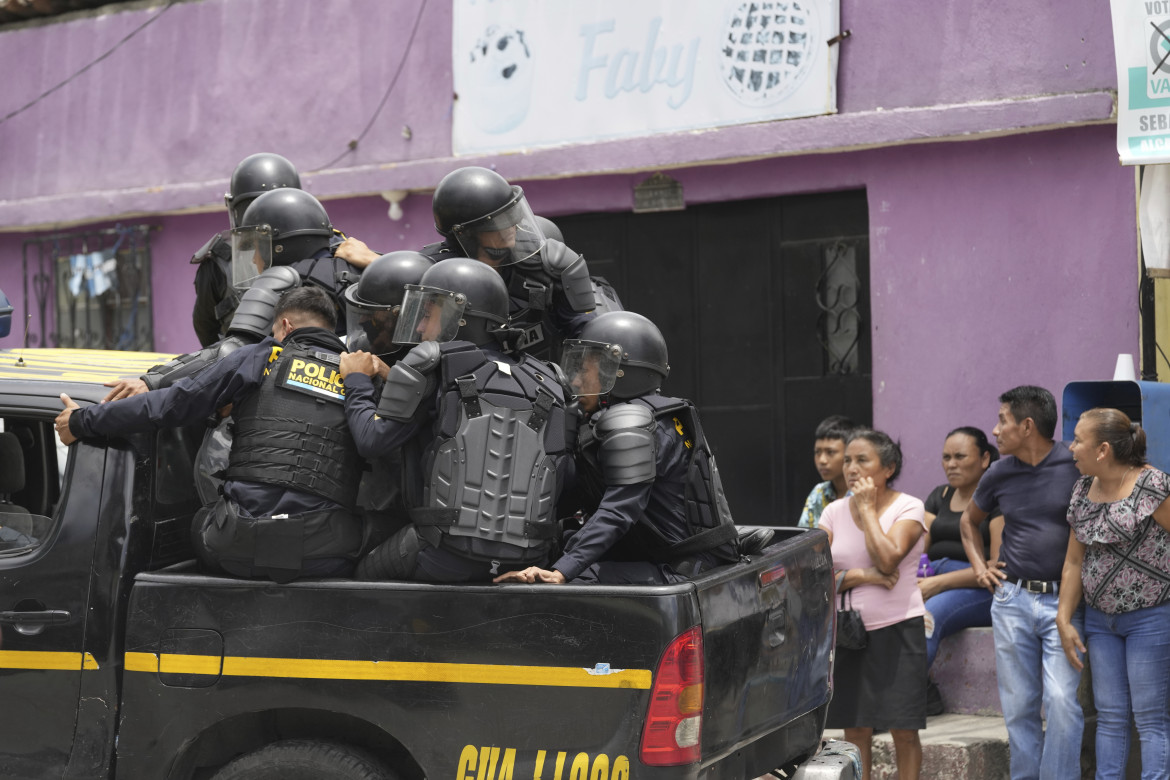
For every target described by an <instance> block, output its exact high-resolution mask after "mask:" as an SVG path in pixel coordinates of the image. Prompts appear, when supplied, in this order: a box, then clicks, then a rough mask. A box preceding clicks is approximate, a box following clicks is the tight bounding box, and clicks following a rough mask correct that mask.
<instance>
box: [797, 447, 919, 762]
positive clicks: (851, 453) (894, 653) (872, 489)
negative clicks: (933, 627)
mask: <svg viewBox="0 0 1170 780" xmlns="http://www.w3.org/2000/svg"><path fill="white" fill-rule="evenodd" d="M901 470H902V450H901V448H900V447H899V446H898V444H897V442H895V441H894V440H893V439H891V438H890V437H889V436H888V435H886V434H884V433H882V432H881V431H871V430H859V431H856V432H854V433H853V435H852V436H851V437H850V439H849V443H848V444H847V445H846V447H845V482H846V483H847V484H848V486H849V489H850V491H851V494H850V495H849V496H846V497H845V498H842V499H839V500H837V501H834V502H833V503H832V504H830V505H829V506H827V507H826V508H825V511H824V513H823V514H822V515H821V521H820V527H821V528H822V529H824V530H825V531H826V532H827V533H828V534H829V544H830V546H831V549H832V552H833V568H834V569H835V570H836V571H837V572H838V575H837V580H838V586H837V588H838V590H839V591H842V592H843V591H849V592H850V594H849V599H851V600H852V607H853V608H854V609H856V610H857V611H859V612H860V613H861V618H862V620H863V621H864V622H865V627H866V629H868V631H869V642H868V644H867V645H866V647H865V648H864V649H862V650H848V649H845V648H838V649H837V660H836V663H835V664H834V665H833V700H832V702H831V703H830V704H829V716H828V722H827V723H826V725H827V726H828V727H829V728H839V729H844V730H845V739H847V740H849V741H850V742H852V743H854V744H855V745H857V746H858V748H860V749H861V759H862V770H863V774H862V778H863V780H869V778H870V767H871V764H872V753H871V748H872V745H871V742H872V738H873V730H874V729H875V728H880V729H887V730H889V732H890V736H891V737H893V740H894V751H895V756H896V760H897V764H898V777H900V778H902V780H917V779H918V775H919V771H920V769H921V768H922V743H921V742H920V741H919V739H918V731H919V729H922V728H925V727H926V631H925V627H924V625H923V613H924V612H925V609H924V607H923V604H922V592H921V591H920V590H919V589H918V580H917V577H916V574H917V570H918V559H919V557H920V556H921V555H922V552H923V538H922V535H923V532H924V531H925V529H926V525H925V521H924V516H923V513H924V509H923V506H922V502H921V501H919V500H918V499H917V498H914V497H912V496H908V495H906V494H904V493H899V492H898V491H896V490H894V489H893V488H892V487H891V483H893V481H894V479H895V478H896V477H897V476H898V472H900V471H901ZM847 600H848V599H847Z"/></svg>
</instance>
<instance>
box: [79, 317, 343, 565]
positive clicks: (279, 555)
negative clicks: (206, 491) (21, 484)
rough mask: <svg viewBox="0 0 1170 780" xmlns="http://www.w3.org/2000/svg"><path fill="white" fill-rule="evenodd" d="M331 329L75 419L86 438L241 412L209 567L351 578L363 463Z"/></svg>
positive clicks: (201, 527) (200, 525)
mask: <svg viewBox="0 0 1170 780" xmlns="http://www.w3.org/2000/svg"><path fill="white" fill-rule="evenodd" d="M343 350H344V346H343V345H342V344H341V341H340V340H339V339H338V338H337V336H336V335H334V334H333V333H330V332H329V331H327V330H325V329H323V328H316V327H309V328H298V329H297V330H294V331H293V332H292V333H290V334H289V336H288V337H287V338H286V339H285V341H284V343H283V345H282V344H281V343H279V342H277V341H276V340H275V339H273V338H271V337H270V338H266V339H264V340H263V341H261V342H260V343H259V344H252V345H247V346H242V347H240V348H239V349H237V350H235V351H234V352H232V353H230V354H229V355H227V356H225V357H223V358H222V359H220V360H219V361H217V362H215V363H213V364H211V365H209V366H207V367H206V368H205V369H204V370H202V371H201V372H199V373H198V374H196V375H195V376H191V377H188V378H186V379H182V380H179V381H178V382H176V383H175V384H173V385H171V386H170V387H168V388H165V389H162V390H159V391H156V392H150V393H144V394H142V395H136V396H133V397H131V398H127V399H123V400H121V401H116V402H113V403H108V404H100V405H94V406H89V407H86V408H84V409H80V410H77V411H75V412H74V413H73V414H72V415H71V416H70V418H69V428H70V431H71V432H72V433H73V435H75V436H76V437H78V438H87V437H94V436H115V435H123V434H127V433H134V432H141V431H149V430H154V429H157V428H175V427H182V426H187V425H192V424H194V423H198V422H201V421H203V420H205V419H207V418H208V417H209V416H211V415H212V414H214V413H215V412H216V410H218V409H220V408H222V407H224V406H226V405H228V404H232V419H233V423H234V427H235V435H234V438H233V441H232V447H231V455H230V462H229V466H228V470H227V475H226V481H225V482H224V485H223V499H224V500H221V501H219V502H217V503H216V504H215V505H213V506H211V507H205V508H204V510H201V512H200V514H198V515H197V516H196V518H197V519H196V526H197V527H196V529H195V530H196V537H197V546H198V544H199V543H200V542H201V543H202V546H203V548H204V549H202V550H200V553H201V557H203V558H204V561H205V562H206V563H209V564H213V565H215V566H218V567H219V568H222V569H224V570H226V571H228V572H229V573H231V574H235V575H237V576H243V577H263V576H267V577H269V578H271V579H274V580H276V581H278V582H282V581H287V580H290V579H293V578H295V577H297V576H305V575H308V576H344V575H346V574H348V573H350V572H351V571H352V568H353V561H354V560H355V559H356V558H357V556H358V554H359V552H360V548H361V543H362V528H361V522H360V520H359V519H358V518H357V517H356V516H355V515H354V513H353V502H354V499H355V497H356V493H357V482H358V479H359V478H360V475H361V468H362V464H361V459H360V457H359V456H358V454H357V450H356V447H355V446H354V443H353V439H352V437H351V436H350V435H349V431H348V429H347V427H346V423H345V413H344V405H343V399H342V394H343V391H342V387H341V380H340V375H339V374H337V371H336V367H337V360H338V355H339V353H340V352H342V351H343Z"/></svg>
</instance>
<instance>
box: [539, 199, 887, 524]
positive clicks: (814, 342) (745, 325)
mask: <svg viewBox="0 0 1170 780" xmlns="http://www.w3.org/2000/svg"><path fill="white" fill-rule="evenodd" d="M556 222H557V224H558V225H559V226H560V227H561V229H562V230H563V232H564V234H565V241H566V243H568V245H569V246H571V247H572V248H573V249H575V250H576V251H578V252H581V253H582V254H584V255H585V258H586V260H587V261H588V262H589V268H590V270H591V272H592V273H594V274H596V275H600V276H604V277H606V278H607V279H609V280H610V281H611V282H612V283H613V284H614V286H615V287H616V288H617V291H618V294H619V295H620V296H621V298H622V302H623V304H624V305H625V307H626V308H627V309H630V310H632V311H637V312H639V313H641V314H644V315H646V316H647V317H649V318H650V319H652V320H653V321H654V322H655V323H656V324H657V325H658V327H659V328H661V329H662V332H663V334H664V335H665V336H666V340H667V344H668V345H669V347H670V363H671V372H670V378H669V379H668V380H667V381H666V384H665V385H664V386H663V392H664V393H667V394H669V395H674V396H680V397H684V398H690V399H692V400H694V402H695V403H696V404H698V406H699V408H700V411H701V413H702V418H703V426H704V428H705V430H706V432H707V436H708V438H709V439H710V440H711V443H712V446H713V447H714V449H715V452H716V454H717V456H718V459H719V468H720V471H721V473H722V475H723V480H724V485H725V487H726V488H727V491H728V500H729V501H730V503H731V509H732V511H733V513H734V514H735V518H736V520H737V522H740V523H753V524H762V525H795V524H796V521H797V519H798V518H799V515H800V509H801V507H802V506H803V503H804V498H805V496H806V495H807V494H808V491H809V490H810V489H811V488H812V486H813V485H814V484H816V482H817V481H818V477H817V474H816V470H815V469H814V468H813V463H812V452H813V432H814V430H815V429H816V425H817V423H818V422H819V421H820V420H821V419H822V418H824V417H826V416H828V415H830V414H845V415H848V416H850V417H852V418H854V419H856V420H858V421H859V422H869V421H870V420H871V418H872V403H873V401H872V389H871V376H872V375H871V368H870V362H871V361H870V334H869V283H868V282H869V219H868V207H867V204H866V196H865V192H864V191H863V190H858V191H849V192H836V193H827V194H819V195H802V196H790V197H783V198H767V199H760V200H744V201H731V202H725V203H715V204H709V205H699V206H689V207H688V208H687V209H686V210H685V211H675V212H662V213H651V214H631V213H620V214H584V215H574V216H565V217H558V218H557V219H556Z"/></svg>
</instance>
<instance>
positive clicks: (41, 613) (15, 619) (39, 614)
mask: <svg viewBox="0 0 1170 780" xmlns="http://www.w3.org/2000/svg"><path fill="white" fill-rule="evenodd" d="M71 618H72V615H70V614H69V612H68V611H67V610H64V609H42V610H37V611H35V612H17V611H13V612H0V623H15V624H16V625H18V626H22V625H51V624H56V623H68V622H69V620H70V619H71Z"/></svg>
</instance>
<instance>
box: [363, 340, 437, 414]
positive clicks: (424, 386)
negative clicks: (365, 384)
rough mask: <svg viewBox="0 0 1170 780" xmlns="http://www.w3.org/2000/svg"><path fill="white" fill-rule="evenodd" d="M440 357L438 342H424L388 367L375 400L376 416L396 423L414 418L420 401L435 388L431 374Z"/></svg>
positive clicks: (434, 380) (432, 392)
mask: <svg viewBox="0 0 1170 780" xmlns="http://www.w3.org/2000/svg"><path fill="white" fill-rule="evenodd" d="M439 357H440V352H439V344H438V342H435V341H424V342H423V343H421V344H419V345H418V346H416V347H415V348H414V349H412V350H410V352H407V353H406V355H404V356H403V358H402V359H401V360H399V361H398V362H397V363H395V364H394V365H392V366H390V376H389V377H388V378H387V379H386V384H385V385H383V387H382V397H381V398H380V399H379V400H378V416H379V417H385V418H387V419H390V420H396V421H398V422H409V421H410V420H412V419H414V416H415V414H417V413H418V408H419V406H420V405H421V404H422V400H423V399H424V398H426V397H428V396H430V395H433V394H434V393H435V390H436V389H437V379H436V378H435V376H434V373H435V368H436V367H438V365H439Z"/></svg>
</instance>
